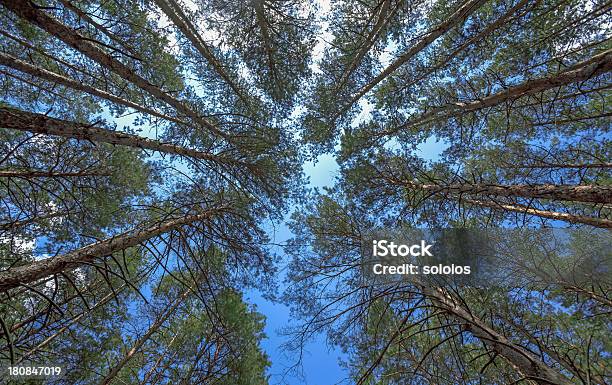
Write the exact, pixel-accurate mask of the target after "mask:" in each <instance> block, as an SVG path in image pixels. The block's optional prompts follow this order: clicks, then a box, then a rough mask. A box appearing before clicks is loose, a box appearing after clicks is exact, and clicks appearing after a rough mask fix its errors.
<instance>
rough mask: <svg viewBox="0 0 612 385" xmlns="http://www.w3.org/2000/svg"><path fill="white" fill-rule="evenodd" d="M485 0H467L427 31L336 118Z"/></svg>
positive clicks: (358, 92) (353, 98) (360, 91)
mask: <svg viewBox="0 0 612 385" xmlns="http://www.w3.org/2000/svg"><path fill="white" fill-rule="evenodd" d="M486 1H487V0H468V1H466V2H465V3H464V4H463V5H462V6H461V7H459V9H457V10H456V11H455V12H454V13H453V14H452V15H450V16H449V17H448V18H447V19H446V20H445V21H444V22H442V23H440V24H438V26H437V27H436V28H434V29H433V30H431V31H429V32H428V33H427V34H426V35H425V36H424V37H423V38H422V39H421V40H419V41H418V42H417V43H416V44H415V45H413V46H412V47H411V48H410V49H408V50H407V51H405V52H404V53H402V54H401V55H400V56H399V57H398V58H397V59H395V60H394V61H393V62H392V63H391V64H389V66H388V67H387V68H385V69H384V70H383V71H382V72H381V73H380V74H378V75H377V76H376V77H375V78H374V79H372V80H371V81H370V82H369V83H368V84H366V85H365V86H363V87H362V88H361V89H360V90H359V91H357V93H356V94H355V95H353V97H352V98H351V100H350V101H349V103H348V104H347V105H346V106H345V107H344V108H342V109H341V110H340V112H339V113H338V115H337V116H340V115H342V114H343V113H344V112H346V111H348V110H349V109H350V108H351V106H352V105H353V104H355V103H356V102H357V101H358V100H359V99H361V97H363V95H365V94H366V93H368V91H370V90H371V89H372V88H374V87H375V86H376V85H377V84H378V83H380V82H381V81H383V80H384V79H385V78H387V77H388V76H389V75H391V74H392V73H393V72H395V70H397V69H398V68H399V67H401V66H402V65H403V64H405V63H406V62H408V61H409V60H410V59H412V58H413V57H414V56H416V55H417V54H418V53H419V52H421V51H423V50H424V49H425V48H427V47H428V46H429V45H430V44H431V43H433V42H434V41H435V40H436V39H437V38H439V37H440V36H442V35H443V34H445V33H446V32H448V31H449V30H450V29H451V28H453V27H455V26H456V25H457V24H459V23H460V22H462V21H465V19H466V18H467V17H468V16H469V15H470V14H472V13H473V12H474V11H476V10H477V9H478V8H479V7H480V6H481V5H482V4H484V3H485V2H486Z"/></svg>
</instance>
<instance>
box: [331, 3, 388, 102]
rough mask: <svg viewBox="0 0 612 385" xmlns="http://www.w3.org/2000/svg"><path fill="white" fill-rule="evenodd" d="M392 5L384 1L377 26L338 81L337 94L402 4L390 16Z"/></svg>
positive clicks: (375, 25)
mask: <svg viewBox="0 0 612 385" xmlns="http://www.w3.org/2000/svg"><path fill="white" fill-rule="evenodd" d="M390 5H391V0H382V6H381V9H380V11H379V13H378V18H377V20H376V24H374V27H373V28H372V30H371V31H370V33H369V34H368V36H366V39H365V42H364V43H363V45H362V47H361V49H360V50H359V52H357V55H355V58H354V59H353V60H352V61H351V63H350V64H349V65H348V66H347V68H346V69H345V70H344V72H343V73H342V76H341V77H340V80H339V81H338V85H337V86H336V92H340V91H342V89H343V88H344V86H345V85H346V83H347V82H348V80H349V78H350V76H351V75H352V74H353V72H354V71H355V69H356V68H357V67H358V66H359V64H360V63H361V61H362V60H363V58H364V57H365V55H366V54H367V53H368V51H369V50H370V48H372V46H373V45H374V43H376V40H377V39H378V38H379V37H380V34H381V32H382V31H383V30H384V29H385V27H386V26H387V24H388V23H389V21H390V20H391V19H392V18H393V16H394V15H395V13H396V11H397V10H398V8H399V6H400V4H399V2H398V4H397V5H396V6H395V8H394V9H393V10H392V11H391V13H390V14H389V6H390Z"/></svg>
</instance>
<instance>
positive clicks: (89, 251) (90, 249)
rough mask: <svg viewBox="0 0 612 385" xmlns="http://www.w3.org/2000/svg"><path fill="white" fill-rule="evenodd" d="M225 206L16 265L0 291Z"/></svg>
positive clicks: (0, 280) (0, 278)
mask: <svg viewBox="0 0 612 385" xmlns="http://www.w3.org/2000/svg"><path fill="white" fill-rule="evenodd" d="M226 209H227V208H226V207H223V206H222V207H216V208H212V209H209V210H207V211H204V212H201V213H199V214H192V215H186V216H184V217H182V218H176V219H170V220H167V221H164V222H160V223H156V224H153V225H151V226H149V227H146V228H144V229H138V228H136V229H133V230H132V231H126V232H124V233H121V234H118V235H115V236H113V237H110V238H107V239H105V240H102V241H98V242H95V243H92V244H90V245H87V246H84V247H81V248H79V249H77V250H74V251H71V252H69V253H66V254H62V255H58V256H55V257H50V258H46V259H41V260H37V261H34V262H31V263H29V264H27V265H23V266H17V267H14V268H12V269H9V270H5V271H2V272H0V292H6V291H7V290H10V289H12V288H15V287H18V286H20V285H21V284H30V283H32V282H34V281H36V280H38V279H41V278H44V277H47V276H50V275H53V274H57V273H59V272H62V271H66V270H71V269H74V268H76V267H78V266H80V265H83V264H85V263H88V262H91V261H94V260H96V259H98V258H103V257H106V256H108V255H110V254H112V253H114V252H117V251H120V250H125V249H127V248H130V247H133V246H136V245H138V244H140V243H141V242H144V241H146V240H148V239H151V238H153V237H156V236H158V235H161V234H163V233H166V232H169V231H172V230H174V229H177V228H179V227H181V226H185V225H189V224H192V223H196V222H200V221H205V220H209V219H211V217H213V216H216V215H219V214H221V213H222V212H224V211H225V210H226Z"/></svg>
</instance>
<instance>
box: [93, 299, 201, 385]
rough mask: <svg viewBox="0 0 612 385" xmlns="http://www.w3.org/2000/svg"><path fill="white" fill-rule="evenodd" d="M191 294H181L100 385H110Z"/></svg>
mask: <svg viewBox="0 0 612 385" xmlns="http://www.w3.org/2000/svg"><path fill="white" fill-rule="evenodd" d="M190 292H191V290H190V289H187V290H185V291H184V292H183V293H182V294H181V296H180V297H179V298H177V299H176V300H175V301H174V303H173V304H172V306H170V307H169V308H168V309H167V310H166V311H165V312H164V313H163V314H162V315H161V316H160V317H159V318H158V319H157V321H155V323H154V324H153V325H151V327H150V328H149V329H148V330H147V332H146V333H145V334H144V335H143V336H142V337H140V338H139V339H138V340H136V343H134V346H132V348H131V349H130V350H129V351H128V352H127V353H126V354H125V356H123V358H122V359H121V360H120V361H119V362H118V363H117V364H116V365H115V366H113V367H112V369H111V370H110V371H109V373H108V374H107V375H106V377H104V379H103V380H102V381H100V383H99V385H108V384H109V383H110V382H111V381H112V380H113V378H115V376H116V375H117V373H119V371H120V370H121V369H122V368H123V367H124V366H125V365H126V364H127V363H128V362H129V361H130V359H132V357H133V356H134V354H136V353H137V352H138V351H139V350H140V348H141V347H142V346H143V345H144V344H145V343H146V342H147V341H148V340H149V338H151V336H152V335H153V334H154V333H155V332H156V331H157V330H158V329H159V328H160V327H161V326H162V325H163V323H164V322H166V320H167V319H168V318H169V317H170V316H171V315H172V314H174V312H175V311H176V309H177V308H178V306H179V305H180V304H181V302H183V300H185V298H187V296H188V295H189V293H190Z"/></svg>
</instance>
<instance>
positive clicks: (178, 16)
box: [154, 0, 248, 103]
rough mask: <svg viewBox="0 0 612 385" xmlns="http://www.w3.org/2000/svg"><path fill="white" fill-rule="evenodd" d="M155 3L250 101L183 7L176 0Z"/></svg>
mask: <svg viewBox="0 0 612 385" xmlns="http://www.w3.org/2000/svg"><path fill="white" fill-rule="evenodd" d="M154 1H155V4H156V5H157V6H158V7H159V8H160V9H161V10H162V11H163V12H164V13H165V14H166V16H168V18H169V19H170V20H171V21H172V22H173V23H174V25H176V27H177V28H178V29H179V30H180V31H181V33H182V34H183V35H185V37H186V38H187V39H189V41H190V42H191V44H192V45H193V46H194V47H195V48H196V49H197V50H198V52H199V53H200V55H202V56H203V57H204V59H206V61H207V62H208V63H209V64H210V65H211V67H212V68H213V69H214V70H215V72H216V73H217V74H218V75H219V76H220V77H221V79H223V81H225V83H226V84H227V85H229V86H230V87H231V89H232V90H233V91H234V93H235V94H236V95H237V96H238V97H239V98H240V99H242V101H243V102H244V103H248V98H247V97H246V95H244V93H243V92H242V90H241V89H240V87H239V86H238V85H237V84H236V83H235V82H234V81H233V80H232V78H231V77H230V76H229V74H228V73H227V72H225V69H223V67H222V66H221V63H219V61H218V60H217V58H216V57H215V56H214V54H213V52H212V50H211V49H210V48H209V47H208V46H207V45H206V42H204V40H203V39H202V37H201V36H200V35H199V34H198V31H197V30H196V28H195V26H194V25H192V24H191V23H190V22H189V18H188V17H187V16H186V15H185V14H184V13H183V12H182V10H181V7H180V5H179V4H177V2H176V1H172V0H169V1H166V0H154Z"/></svg>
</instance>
